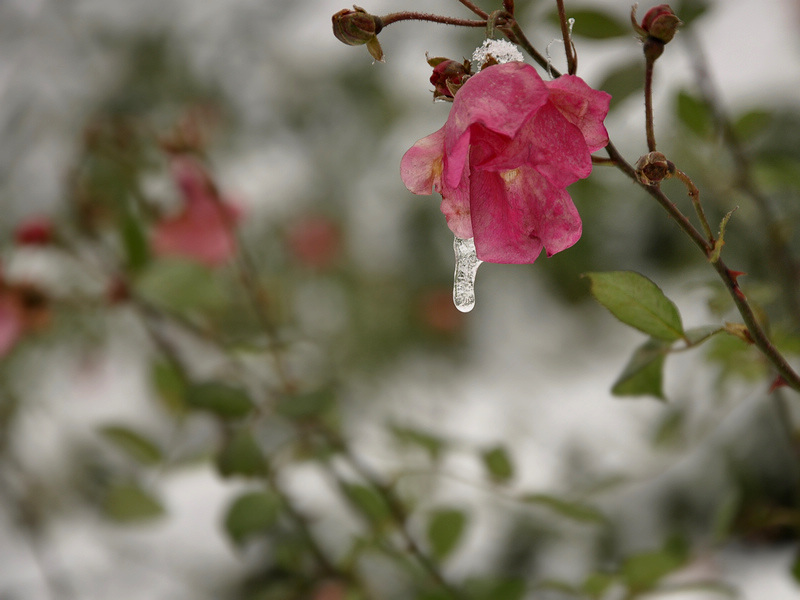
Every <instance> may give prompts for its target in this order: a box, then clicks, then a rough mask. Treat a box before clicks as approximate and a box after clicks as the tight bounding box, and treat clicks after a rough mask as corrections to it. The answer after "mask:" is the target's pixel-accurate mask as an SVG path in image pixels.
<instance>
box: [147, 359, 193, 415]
mask: <svg viewBox="0 0 800 600" xmlns="http://www.w3.org/2000/svg"><path fill="white" fill-rule="evenodd" d="M151 377H152V378H153V385H154V386H155V388H156V392H157V394H158V398H159V399H160V400H161V402H162V404H163V405H164V407H165V408H166V409H167V410H168V411H169V412H170V413H171V414H173V415H176V416H177V415H182V414H183V413H185V412H186V409H187V406H186V381H185V380H184V378H183V375H182V374H181V373H180V372H179V371H178V370H177V369H176V368H175V367H174V366H173V365H171V364H169V363H166V362H157V363H155V364H153V367H152V370H151Z"/></svg>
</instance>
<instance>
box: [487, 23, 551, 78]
mask: <svg viewBox="0 0 800 600" xmlns="http://www.w3.org/2000/svg"><path fill="white" fill-rule="evenodd" d="M494 26H495V28H496V29H497V30H498V31H501V32H502V33H503V35H505V36H506V37H507V38H508V41H510V42H511V43H513V44H516V45H518V46H521V47H522V49H523V50H525V52H527V53H528V54H529V55H530V57H531V58H533V60H535V61H536V63H537V64H538V65H539V66H541V67H542V68H543V69H546V70H547V71H548V72H549V73H550V74H551V75H552V76H553V77H561V73H560V72H559V71H558V70H557V69H556V68H555V67H553V66H552V65H551V64H550V62H549V61H548V60H547V59H546V58H545V57H544V56H542V55H541V54H540V53H539V51H538V50H536V48H534V47H533V44H531V42H530V40H529V39H528V38H527V37H526V36H525V33H524V32H523V31H522V28H521V27H520V26H519V23H517V21H516V19H515V18H514V16H513V15H511V14H510V13H506V12H500V14H496V15H495V17H494Z"/></svg>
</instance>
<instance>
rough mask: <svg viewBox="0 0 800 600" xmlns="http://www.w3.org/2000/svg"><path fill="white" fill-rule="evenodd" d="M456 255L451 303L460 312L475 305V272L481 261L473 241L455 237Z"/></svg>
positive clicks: (454, 249) (454, 247)
mask: <svg viewBox="0 0 800 600" xmlns="http://www.w3.org/2000/svg"><path fill="white" fill-rule="evenodd" d="M453 251H454V252H455V255H456V270H455V274H454V275H453V303H454V304H455V305H456V308H457V309H458V310H460V311H461V312H469V311H471V310H472V309H473V308H474V307H475V274H476V273H477V272H478V267H480V266H481V263H482V262H483V261H482V260H481V259H479V258H478V255H477V253H476V251H475V241H474V240H473V239H472V238H469V239H468V240H464V239H461V238H460V237H456V238H455V239H454V240H453Z"/></svg>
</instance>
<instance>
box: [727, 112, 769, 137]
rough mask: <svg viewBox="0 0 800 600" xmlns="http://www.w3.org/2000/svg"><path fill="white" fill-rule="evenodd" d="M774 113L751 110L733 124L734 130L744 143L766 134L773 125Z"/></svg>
mask: <svg viewBox="0 0 800 600" xmlns="http://www.w3.org/2000/svg"><path fill="white" fill-rule="evenodd" d="M772 117H773V113H771V112H770V111H767V110H758V109H757V110H751V111H748V112H746V113H744V114H741V115H739V117H738V118H737V119H736V121H735V122H734V123H733V130H734V131H735V132H736V135H737V136H738V137H739V139H740V140H742V141H743V142H747V141H749V140H751V139H752V138H754V137H756V136H757V135H758V134H760V133H762V132H764V131H765V130H766V129H767V127H768V126H769V125H770V124H771V123H772Z"/></svg>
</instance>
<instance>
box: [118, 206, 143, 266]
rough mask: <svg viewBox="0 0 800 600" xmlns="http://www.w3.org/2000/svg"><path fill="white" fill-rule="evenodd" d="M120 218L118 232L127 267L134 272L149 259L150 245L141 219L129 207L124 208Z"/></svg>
mask: <svg viewBox="0 0 800 600" xmlns="http://www.w3.org/2000/svg"><path fill="white" fill-rule="evenodd" d="M120 219H121V222H120V233H121V235H122V244H123V247H124V248H125V256H126V257H127V264H128V268H129V269H130V270H131V271H132V272H134V273H136V272H139V271H140V270H141V269H142V268H143V267H144V266H145V265H147V263H148V262H149V261H150V245H149V244H148V242H147V236H146V234H145V231H144V227H143V225H142V223H141V221H140V220H139V218H138V217H137V216H136V215H135V214H134V212H133V210H132V209H131V208H126V209H125V210H124V211H123V213H122V215H121V216H120Z"/></svg>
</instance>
